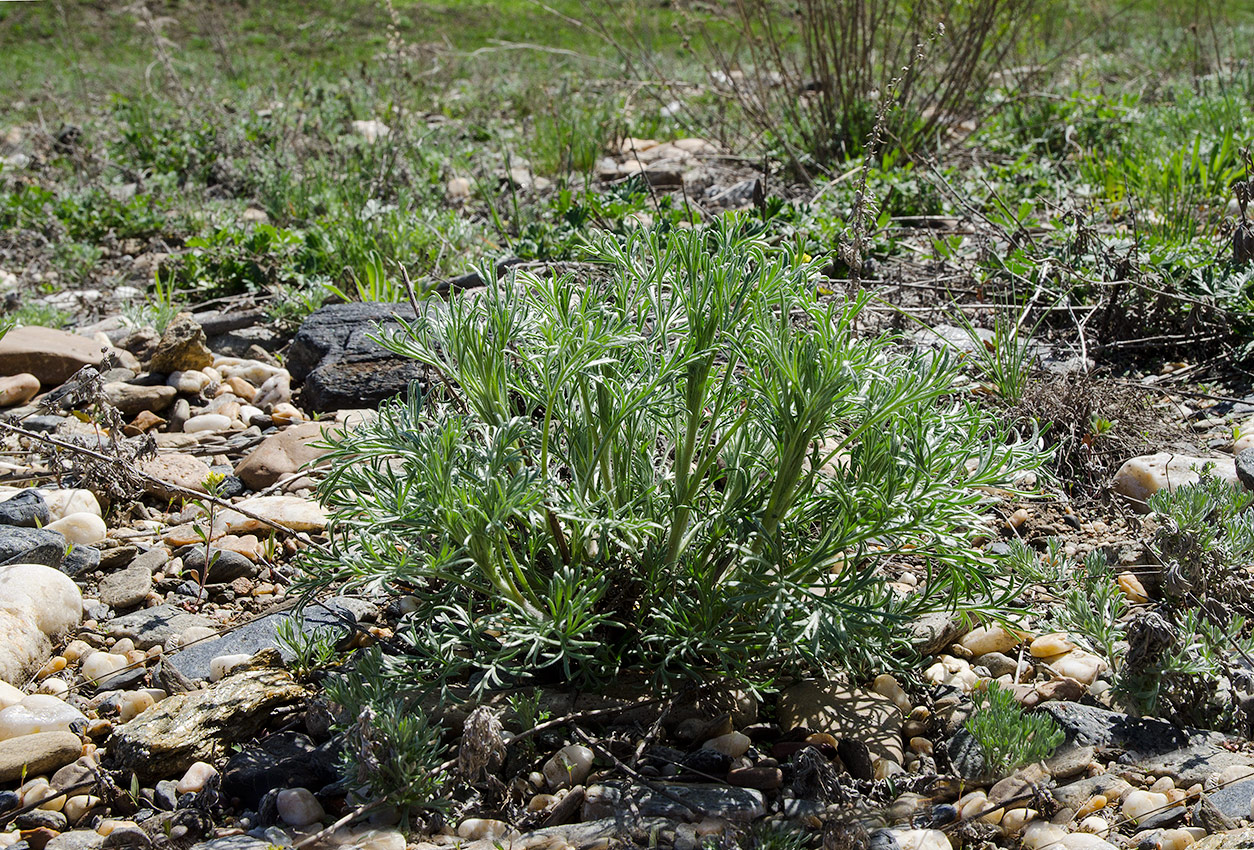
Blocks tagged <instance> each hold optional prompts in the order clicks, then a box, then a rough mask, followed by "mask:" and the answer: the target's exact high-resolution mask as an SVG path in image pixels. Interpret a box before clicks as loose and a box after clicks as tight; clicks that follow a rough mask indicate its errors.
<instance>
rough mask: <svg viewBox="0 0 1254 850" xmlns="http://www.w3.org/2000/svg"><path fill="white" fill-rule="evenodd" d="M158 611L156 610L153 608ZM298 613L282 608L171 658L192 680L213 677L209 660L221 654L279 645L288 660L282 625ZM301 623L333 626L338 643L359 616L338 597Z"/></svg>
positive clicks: (312, 609)
mask: <svg viewBox="0 0 1254 850" xmlns="http://www.w3.org/2000/svg"><path fill="white" fill-rule="evenodd" d="M149 610H155V609H151V608H150V609H149ZM294 616H298V615H296V614H294V613H293V612H291V611H280V612H276V613H274V614H267V615H266V616H264V617H259V618H258V619H256V620H253V621H252V622H250V623H247V624H245V625H243V626H241V627H240V628H238V629H235V630H234V631H230V632H227V633H226V634H224V635H222V637H220V638H218V639H217V640H212V641H205V642H204V643H197V644H192V645H191V646H189V647H187V648H186V649H184V650H181V651H180V652H177V653H175V654H172V655H171V656H170V658H169V660H170V663H171V664H172V665H173V667H174V669H175V670H177V671H178V672H180V673H182V674H183V675H184V676H186V677H187V678H189V679H205V678H208V676H209V662H210V661H212V660H213V659H215V658H217V657H218V656H219V655H255V654H256V653H258V652H260V651H261V650H263V649H268V648H271V647H273V648H276V649H278V650H279V652H280V655H282V657H283V659H284V660H285V661H290V660H291V658H292V655H291V653H290V652H288V650H287V648H286V647H282V646H279V643H278V629H279V624H280V623H281V622H283V621H284V620H286V619H289V618H291V617H294ZM299 616H300V620H299V624H300V628H301V631H305V632H309V631H312V630H314V629H332V630H334V631H335V633H336V635H337V642H338V640H341V639H343V638H346V637H348V636H349V635H350V634H351V632H352V627H353V624H354V623H356V622H357V617H356V616H355V615H354V614H353V613H352V612H351V610H350V609H349V608H348V607H347V606H346V605H343V604H341V602H340V600H339V599H338V598H333V599H328V600H327V601H326V602H321V603H313V604H311V605H309V606H308V607H307V608H305V610H304V611H303V612H302V613H301V615H299Z"/></svg>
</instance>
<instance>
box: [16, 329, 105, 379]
mask: <svg viewBox="0 0 1254 850" xmlns="http://www.w3.org/2000/svg"><path fill="white" fill-rule="evenodd" d="M104 355H105V346H102V345H101V344H100V343H98V342H96V341H95V340H91V339H88V338H87V337H84V336H79V335H78V334H73V333H69V332H67V331H59V330H55V329H53V328H39V327H20V328H14V329H13V330H11V331H9V332H8V333H7V334H5V335H4V338H3V339H0V375H18V374H21V373H23V372H25V373H29V374H31V375H34V376H35V377H36V378H37V379H38V380H39V382H40V384H42V385H43V386H45V387H55V386H59V385H61V384H63V383H65V382H66V381H67V380H69V379H70V376H71V375H73V374H74V373H75V372H77V371H78V370H79V369H81V368H83V367H84V366H95V365H97V364H98V363H100V361H101V359H102V358H103V357H104Z"/></svg>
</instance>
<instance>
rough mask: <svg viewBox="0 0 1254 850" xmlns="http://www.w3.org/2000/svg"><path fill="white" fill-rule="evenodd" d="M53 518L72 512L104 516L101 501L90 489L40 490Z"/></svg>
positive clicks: (63, 516) (65, 515)
mask: <svg viewBox="0 0 1254 850" xmlns="http://www.w3.org/2000/svg"><path fill="white" fill-rule="evenodd" d="M39 495H41V496H43V497H44V502H45V503H46V504H47V505H48V514H49V515H50V516H51V517H52V519H53V520H58V519H64V518H65V517H67V516H69V515H70V514H79V513H89V514H95V515H96V516H104V512H103V511H101V510H100V502H98V501H97V500H96V496H95V494H93V493H92V492H91V491H90V490H40V491H39Z"/></svg>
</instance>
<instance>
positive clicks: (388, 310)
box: [287, 302, 438, 411]
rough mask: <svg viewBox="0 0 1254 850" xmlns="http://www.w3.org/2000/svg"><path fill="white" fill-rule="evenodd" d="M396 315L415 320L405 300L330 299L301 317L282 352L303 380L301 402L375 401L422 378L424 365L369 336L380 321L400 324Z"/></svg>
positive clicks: (327, 406)
mask: <svg viewBox="0 0 1254 850" xmlns="http://www.w3.org/2000/svg"><path fill="white" fill-rule="evenodd" d="M429 303H430V302H429ZM437 309H438V308H437ZM398 315H399V316H401V317H402V318H404V319H405V320H406V321H410V322H413V321H414V320H415V314H414V310H413V308H412V307H411V306H410V305H408V304H392V303H349V304H331V305H329V306H326V307H323V308H322V309H320V310H318V311H316V312H315V313H314V314H313V315H311V316H310V317H309V318H308V319H306V320H305V321H304V323H303V324H302V325H301V326H300V330H298V331H297V332H296V338H295V339H294V340H292V347H291V348H290V349H289V351H288V356H287V368H288V371H290V372H291V373H292V377H293V378H294V379H295V380H296V381H304V383H305V394H304V402H305V404H306V405H308V406H310V407H312V408H313V409H314V410H319V411H328V410H338V409H340V408H349V407H374V406H377V405H378V403H379V402H380V401H382V400H383V399H385V398H390V397H391V396H395V395H399V394H401V393H404V392H405V391H406V388H407V387H408V386H409V382H410V381H417V380H422V379H423V378H424V377H425V375H426V370H425V369H423V367H421V366H420V365H418V364H417V363H415V362H414V361H413V360H409V359H407V358H404V357H398V356H397V355H395V354H392V353H390V352H388V351H386V350H385V349H384V348H383V347H382V346H380V345H379V344H378V343H376V342H374V341H373V340H371V339H369V338H368V337H369V336H370V335H374V334H375V333H377V332H378V330H379V327H380V326H382V328H383V329H384V331H385V332H388V331H394V330H399V329H400V325H399V324H397V322H396V321H395V320H394V317H395V316H398Z"/></svg>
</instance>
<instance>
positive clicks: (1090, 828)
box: [1076, 815, 1110, 838]
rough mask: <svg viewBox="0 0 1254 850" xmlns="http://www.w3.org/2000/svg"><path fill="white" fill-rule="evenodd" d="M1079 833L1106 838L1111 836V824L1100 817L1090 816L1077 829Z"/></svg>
mask: <svg viewBox="0 0 1254 850" xmlns="http://www.w3.org/2000/svg"><path fill="white" fill-rule="evenodd" d="M1076 829H1077V830H1078V831H1079V832H1091V833H1093V834H1094V835H1097V836H1100V837H1102V838H1105V837H1106V836H1107V835H1110V822H1109V821H1108V820H1106V819H1105V818H1104V817H1101V816H1100V815H1089V816H1088V817H1086V818H1085V819H1084V820H1082V821H1080V825H1079V826H1077V827H1076Z"/></svg>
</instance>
